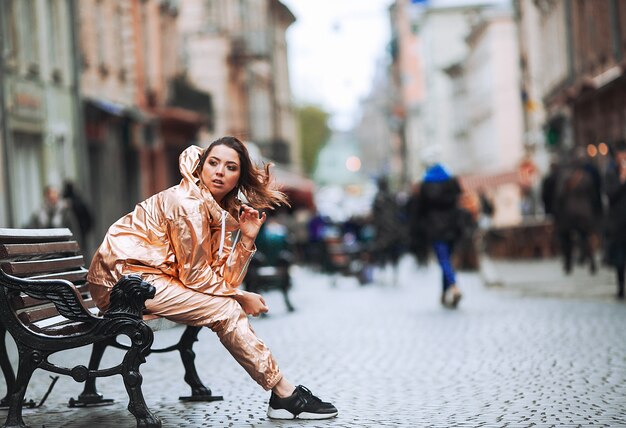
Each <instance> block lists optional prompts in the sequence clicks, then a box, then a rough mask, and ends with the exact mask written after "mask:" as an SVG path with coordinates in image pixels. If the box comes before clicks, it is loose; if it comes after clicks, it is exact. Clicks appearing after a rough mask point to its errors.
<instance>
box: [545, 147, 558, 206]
mask: <svg viewBox="0 0 626 428" xmlns="http://www.w3.org/2000/svg"><path fill="white" fill-rule="evenodd" d="M558 176H559V163H558V162H557V160H556V159H553V160H552V161H551V162H550V171H549V172H548V174H546V176H545V177H544V178H543V179H542V180H541V201H542V203H543V212H544V213H545V214H546V216H550V217H551V216H552V215H553V214H554V195H555V191H556V184H557V178H558Z"/></svg>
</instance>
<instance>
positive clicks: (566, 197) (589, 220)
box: [553, 148, 602, 274]
mask: <svg viewBox="0 0 626 428" xmlns="http://www.w3.org/2000/svg"><path fill="white" fill-rule="evenodd" d="M553 203H554V205H553V215H554V223H555V229H556V231H557V236H558V237H559V242H560V245H561V252H562V254H563V269H564V271H565V273H566V274H569V273H571V272H572V268H573V257H574V250H575V249H576V247H578V250H579V253H580V261H581V262H582V263H589V271H590V273H592V274H595V273H596V270H597V266H596V261H595V257H594V254H593V249H592V246H591V237H592V236H593V234H594V233H595V232H596V230H597V224H598V223H599V222H600V220H601V217H602V199H601V188H600V179H599V173H598V172H597V170H596V169H595V168H594V167H593V166H592V165H591V164H590V163H588V162H587V159H586V154H585V152H584V149H582V148H578V149H576V150H575V151H574V154H573V157H572V159H571V161H570V162H569V163H568V164H567V165H566V166H565V168H564V169H563V171H562V172H561V173H560V174H559V176H558V179H557V184H556V189H555V194H554V202H553Z"/></svg>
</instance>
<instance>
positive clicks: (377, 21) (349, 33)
mask: <svg viewBox="0 0 626 428" xmlns="http://www.w3.org/2000/svg"><path fill="white" fill-rule="evenodd" d="M282 2H283V3H284V4H285V5H286V6H287V7H289V9H290V10H291V12H292V13H293V14H294V15H295V16H296V22H295V23H294V24H292V25H291V26H290V27H289V29H288V30H287V45H288V55H289V73H290V83H291V89H292V92H293V94H294V98H295V101H296V103H298V104H301V103H311V104H316V105H319V106H321V107H322V108H324V110H326V111H328V112H329V113H331V115H332V119H331V125H332V126H333V127H335V128H337V129H349V127H350V125H352V124H353V122H354V120H355V118H356V117H357V115H358V106H359V100H360V99H362V98H364V97H365V96H367V94H368V93H369V89H370V86H371V83H372V80H373V78H374V71H375V67H376V63H377V61H388V55H387V53H386V52H387V45H388V43H389V40H390V26H389V12H388V7H389V5H390V4H391V3H392V2H393V0H282Z"/></svg>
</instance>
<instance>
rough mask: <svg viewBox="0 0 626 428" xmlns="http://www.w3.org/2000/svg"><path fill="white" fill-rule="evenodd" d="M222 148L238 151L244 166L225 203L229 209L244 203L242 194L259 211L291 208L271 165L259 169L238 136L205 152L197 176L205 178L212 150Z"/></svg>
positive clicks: (212, 146)
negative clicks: (285, 206) (205, 169)
mask: <svg viewBox="0 0 626 428" xmlns="http://www.w3.org/2000/svg"><path fill="white" fill-rule="evenodd" d="M219 145H224V146H226V147H229V148H231V149H233V150H234V151H236V152H237V154H238V155H239V163H240V168H241V172H240V176H239V181H238V182H237V186H235V188H234V189H233V190H231V191H230V192H229V193H228V194H227V195H226V196H225V197H224V199H223V200H222V205H223V206H224V208H226V209H227V210H229V211H230V210H232V209H235V208H237V207H238V205H239V204H240V201H239V198H238V197H237V195H238V193H239V192H241V193H242V194H243V196H244V197H245V198H246V200H247V201H248V203H249V204H250V205H251V206H252V207H254V208H255V209H268V208H269V209H274V207H276V206H279V205H289V200H288V198H287V195H285V194H284V193H283V192H281V191H280V190H278V188H277V186H276V182H275V181H274V180H273V177H272V175H271V173H270V167H271V166H272V164H271V163H263V165H262V166H261V167H259V166H256V165H255V164H254V163H252V160H251V159H250V154H249V153H248V149H247V148H246V146H245V145H244V144H243V143H242V142H241V141H240V140H239V139H238V138H237V137H230V136H228V137H222V138H219V139H217V140H215V141H213V142H212V143H211V145H210V146H209V147H208V148H207V149H206V150H205V151H204V152H202V155H201V156H200V164H199V165H198V171H197V175H198V176H201V175H202V168H203V166H204V162H205V161H206V159H207V157H208V156H209V153H211V150H212V149H213V148H214V147H216V146H219Z"/></svg>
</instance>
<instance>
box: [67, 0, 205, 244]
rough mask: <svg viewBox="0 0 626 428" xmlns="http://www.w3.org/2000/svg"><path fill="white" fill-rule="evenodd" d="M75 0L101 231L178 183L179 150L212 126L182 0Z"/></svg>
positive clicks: (93, 185) (87, 135)
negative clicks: (192, 60)
mask: <svg viewBox="0 0 626 428" xmlns="http://www.w3.org/2000/svg"><path fill="white" fill-rule="evenodd" d="M77 4H78V6H79V12H80V13H79V16H80V31H81V37H80V54H81V64H82V68H81V70H82V73H81V94H82V97H83V108H84V113H83V114H84V126H85V143H86V146H87V151H88V155H89V174H90V177H89V178H90V183H91V186H90V190H91V195H92V198H91V203H92V204H93V208H94V211H95V212H96V213H97V216H96V219H95V220H96V226H95V229H96V235H97V236H101V235H103V234H104V232H105V231H106V229H107V228H108V226H109V225H110V224H111V223H113V222H114V221H115V220H117V218H119V217H120V216H121V215H123V214H125V213H126V212H128V211H130V210H132V208H133V206H134V204H135V203H137V202H138V201H139V200H141V199H144V198H146V197H148V196H149V195H151V194H154V193H156V192H158V191H160V190H163V189H165V188H167V187H169V186H171V185H173V184H176V183H178V181H179V180H180V174H179V172H178V156H179V154H180V153H181V152H182V151H183V150H184V149H185V148H186V147H188V146H189V145H190V144H192V143H196V142H197V141H198V137H197V136H198V133H199V131H200V129H202V128H209V126H210V114H211V98H210V95H209V94H207V93H204V92H202V91H199V90H197V89H195V88H194V87H193V86H192V85H190V84H189V83H188V82H187V80H186V78H185V76H184V70H183V69H182V67H181V61H180V57H181V54H180V44H179V37H178V28H177V21H178V14H179V10H178V2H177V1H165V0H147V1H146V0H122V1H116V0H85V1H80V2H78V3H77ZM110 171H116V173H115V174H111V173H110Z"/></svg>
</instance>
